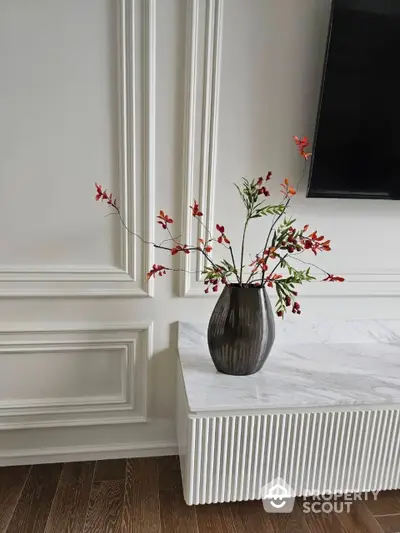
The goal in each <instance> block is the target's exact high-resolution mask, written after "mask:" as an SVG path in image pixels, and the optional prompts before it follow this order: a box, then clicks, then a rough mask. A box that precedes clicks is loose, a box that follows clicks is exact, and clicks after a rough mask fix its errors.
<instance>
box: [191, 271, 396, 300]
mask: <svg viewBox="0 0 400 533" xmlns="http://www.w3.org/2000/svg"><path fill="white" fill-rule="evenodd" d="M340 275H343V277H344V278H345V279H346V281H345V282H344V283H328V282H319V281H313V282H310V283H306V284H304V285H302V286H300V287H299V291H298V292H299V298H320V297H321V298H322V297H323V298H326V297H330V298H346V297H349V298H379V297H381V298H391V297H395V298H397V297H399V296H400V274H392V273H387V272H377V273H364V272H361V273H358V272H355V273H354V272H351V273H347V274H346V273H344V274H342V273H340ZM219 294H220V293H216V294H215V295H214V294H204V288H203V287H202V286H200V287H195V288H190V289H189V290H188V291H187V293H186V294H185V296H188V297H197V298H202V297H204V298H214V299H217V298H218V296H219ZM269 295H270V298H271V300H273V299H274V297H275V293H274V291H273V289H271V290H270V291H269Z"/></svg>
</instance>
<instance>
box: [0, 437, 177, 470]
mask: <svg viewBox="0 0 400 533" xmlns="http://www.w3.org/2000/svg"><path fill="white" fill-rule="evenodd" d="M164 455H178V445H177V443H176V442H175V441H172V440H171V441H170V440H165V441H149V442H140V443H132V444H110V445H87V446H57V447H41V448H32V449H24V450H12V451H2V450H1V451H0V466H13V465H23V464H28V465H31V464H43V463H64V462H74V461H96V460H104V459H126V458H130V457H160V456H164Z"/></svg>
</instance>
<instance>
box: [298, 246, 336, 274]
mask: <svg viewBox="0 0 400 533" xmlns="http://www.w3.org/2000/svg"><path fill="white" fill-rule="evenodd" d="M301 253H302V252H301ZM290 257H291V258H292V259H295V260H296V261H300V263H303V264H304V265H309V266H312V267H314V268H316V269H317V270H320V271H321V272H323V273H324V274H326V275H327V276H329V272H327V271H326V270H324V269H323V268H321V267H319V266H318V265H315V264H314V263H309V262H308V261H303V259H299V258H298V257H297V256H295V255H292V256H290Z"/></svg>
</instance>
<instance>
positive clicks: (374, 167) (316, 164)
mask: <svg viewBox="0 0 400 533" xmlns="http://www.w3.org/2000/svg"><path fill="white" fill-rule="evenodd" d="M307 196H312V197H321V196H322V197H333V198H342V197H347V198H388V199H390V198H392V199H400V0H334V1H333V3H332V12H331V20H330V28H329V36H328V43H327V50H326V58H325V67H324V74H323V81H322V87H321V94H320V102H319V110H318V118H317V125H316V129H315V137H314V147H313V159H312V166H311V173H310V179H309V184H308V192H307Z"/></svg>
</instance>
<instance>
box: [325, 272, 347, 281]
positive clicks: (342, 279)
mask: <svg viewBox="0 0 400 533" xmlns="http://www.w3.org/2000/svg"><path fill="white" fill-rule="evenodd" d="M322 281H340V283H341V282H342V281H344V278H342V277H340V276H334V275H333V274H328V275H327V277H326V278H324V279H323V280H322Z"/></svg>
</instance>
